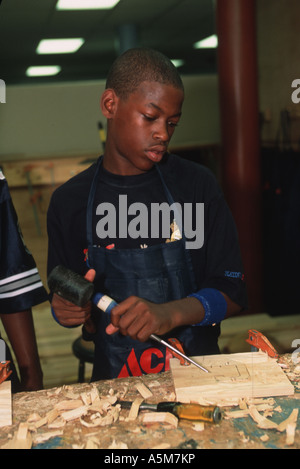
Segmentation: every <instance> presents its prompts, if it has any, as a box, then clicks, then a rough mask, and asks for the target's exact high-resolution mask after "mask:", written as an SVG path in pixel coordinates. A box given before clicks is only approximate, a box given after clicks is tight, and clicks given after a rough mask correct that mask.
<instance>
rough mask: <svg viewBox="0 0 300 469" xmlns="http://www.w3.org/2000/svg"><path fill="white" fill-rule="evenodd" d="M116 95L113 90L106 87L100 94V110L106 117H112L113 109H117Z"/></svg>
mask: <svg viewBox="0 0 300 469" xmlns="http://www.w3.org/2000/svg"><path fill="white" fill-rule="evenodd" d="M117 104H118V96H117V95H116V93H115V92H114V90H112V89H110V88H108V89H106V90H105V91H104V93H103V94H102V96H101V101H100V105H101V111H102V114H103V115H104V117H106V119H111V118H112V117H114V114H115V111H116V109H117Z"/></svg>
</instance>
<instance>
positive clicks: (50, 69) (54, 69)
mask: <svg viewBox="0 0 300 469" xmlns="http://www.w3.org/2000/svg"><path fill="white" fill-rule="evenodd" d="M60 71H61V67H60V66H59V65H44V66H41V67H35V66H33V67H28V68H27V70H26V75H27V76H28V77H48V76H52V75H57V74H58V73H59V72H60Z"/></svg>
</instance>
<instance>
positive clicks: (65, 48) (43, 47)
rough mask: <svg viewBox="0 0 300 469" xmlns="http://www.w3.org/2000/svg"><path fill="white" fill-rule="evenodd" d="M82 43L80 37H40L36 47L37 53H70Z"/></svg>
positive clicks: (82, 40)
mask: <svg viewBox="0 0 300 469" xmlns="http://www.w3.org/2000/svg"><path fill="white" fill-rule="evenodd" d="M83 43H84V39H82V38H69V39H42V41H41V42H40V43H39V45H38V47H37V50H36V52H37V54H70V53H74V52H76V51H78V49H79V48H80V47H81V46H82V44H83Z"/></svg>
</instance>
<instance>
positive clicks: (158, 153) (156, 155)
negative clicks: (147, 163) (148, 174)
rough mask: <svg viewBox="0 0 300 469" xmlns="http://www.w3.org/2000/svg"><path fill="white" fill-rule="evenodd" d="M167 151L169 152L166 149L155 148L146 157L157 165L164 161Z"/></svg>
mask: <svg viewBox="0 0 300 469" xmlns="http://www.w3.org/2000/svg"><path fill="white" fill-rule="evenodd" d="M166 151H167V148H166V147H153V148H151V149H150V150H147V151H146V155H147V157H148V158H150V160H152V161H154V162H155V163H157V162H158V161H160V160H161V159H162V157H163V156H164V154H165V153H166Z"/></svg>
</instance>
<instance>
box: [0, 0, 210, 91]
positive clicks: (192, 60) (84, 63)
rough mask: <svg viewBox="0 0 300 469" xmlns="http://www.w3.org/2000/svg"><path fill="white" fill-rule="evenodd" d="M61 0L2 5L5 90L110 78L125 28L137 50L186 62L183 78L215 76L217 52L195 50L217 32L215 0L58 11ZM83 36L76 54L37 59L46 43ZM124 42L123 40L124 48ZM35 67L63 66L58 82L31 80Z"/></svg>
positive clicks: (130, 0) (124, 1)
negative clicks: (30, 69) (31, 68)
mask: <svg viewBox="0 0 300 469" xmlns="http://www.w3.org/2000/svg"><path fill="white" fill-rule="evenodd" d="M56 3H57V1H56V0H2V2H1V0H0V78H1V79H2V80H4V81H5V83H6V85H16V84H34V83H57V82H62V81H68V82H70V81H85V80H99V79H105V78H106V75H107V71H108V69H109V67H110V65H111V63H112V62H113V60H114V59H115V58H116V57H117V55H118V54H119V53H120V37H121V36H120V33H119V31H120V28H121V30H122V28H124V25H128V24H129V25H131V27H134V30H135V31H136V33H137V37H138V43H136V45H137V46H141V47H151V48H154V49H157V50H160V51H161V52H163V53H165V54H166V55H167V56H168V57H169V58H170V59H183V60H184V61H185V64H184V65H183V66H182V67H180V68H179V71H180V73H181V74H182V75H185V74H188V75H191V74H206V73H214V72H215V71H216V50H215V49H205V50H195V49H193V43H194V42H196V41H199V40H201V39H203V38H205V37H207V36H210V35H211V34H213V33H215V19H214V6H213V5H214V0H120V2H119V3H118V4H117V5H116V6H115V7H114V8H113V9H111V10H94V11H57V10H56V8H55V6H56ZM69 37H72V38H73V37H82V38H84V39H85V43H84V44H83V46H82V47H81V48H80V49H79V50H78V51H77V52H76V53H75V54H55V55H37V54H36V52H35V51H36V48H37V45H38V44H39V41H40V40H41V39H46V38H47V39H48V38H69ZM123 44H124V43H123V42H122V41H121V46H122V45H123ZM33 65H59V66H60V67H61V72H60V73H59V74H58V75H56V76H53V77H43V78H37V77H35V78H29V77H26V75H25V71H26V69H27V68H28V67H29V66H33Z"/></svg>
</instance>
